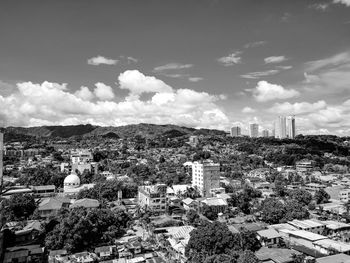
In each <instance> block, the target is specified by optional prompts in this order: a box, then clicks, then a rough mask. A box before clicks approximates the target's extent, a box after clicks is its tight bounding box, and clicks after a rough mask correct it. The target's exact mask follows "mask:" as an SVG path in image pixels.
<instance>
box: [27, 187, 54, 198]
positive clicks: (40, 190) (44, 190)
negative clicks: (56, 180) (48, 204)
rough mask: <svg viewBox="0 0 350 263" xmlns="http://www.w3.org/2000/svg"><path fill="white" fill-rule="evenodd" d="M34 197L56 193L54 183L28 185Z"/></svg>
mask: <svg viewBox="0 0 350 263" xmlns="http://www.w3.org/2000/svg"><path fill="white" fill-rule="evenodd" d="M30 188H31V189H32V191H33V196H34V197H51V196H54V195H55V193H56V186H54V185H39V186H30Z"/></svg>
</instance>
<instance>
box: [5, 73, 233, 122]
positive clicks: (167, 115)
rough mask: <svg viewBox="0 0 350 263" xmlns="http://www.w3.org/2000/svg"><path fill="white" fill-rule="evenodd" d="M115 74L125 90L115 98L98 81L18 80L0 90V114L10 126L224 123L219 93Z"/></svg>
mask: <svg viewBox="0 0 350 263" xmlns="http://www.w3.org/2000/svg"><path fill="white" fill-rule="evenodd" d="M118 79H119V83H118V85H119V86H120V88H123V89H126V90H128V92H129V95H128V96H127V97H126V98H124V99H122V100H121V101H119V102H116V101H115V100H113V99H111V98H112V96H113V97H114V94H113V93H110V92H109V91H110V89H109V88H108V87H109V86H107V85H105V84H103V83H96V85H95V86H96V87H95V89H94V90H89V89H88V88H87V87H81V88H80V89H79V90H77V91H71V90H70V89H69V88H68V85H67V84H64V83H63V84H60V83H52V82H48V81H45V82H43V83H41V84H38V83H32V82H21V83H18V84H17V87H16V92H14V93H12V94H11V95H9V96H2V95H0V119H2V120H4V121H5V123H4V124H5V125H13V126H33V125H68V124H70V125H72V124H81V123H91V124H95V125H115V126H119V125H126V124H132V123H140V122H145V123H155V124H164V123H173V124H178V125H184V126H191V127H206V128H219V129H220V128H221V129H223V128H224V127H226V126H227V125H228V124H229V120H228V118H227V116H226V114H225V113H224V111H223V110H222V109H221V107H219V106H218V105H217V102H218V101H219V100H221V99H222V98H221V96H217V95H212V94H209V93H206V92H197V91H194V90H190V89H173V88H172V87H170V86H168V85H167V84H165V83H164V82H163V81H161V80H158V79H156V78H154V77H151V76H145V75H144V74H142V73H141V72H138V71H126V72H124V73H122V74H120V76H119V78H118ZM106 87H107V88H106ZM144 92H147V93H154V94H150V95H151V97H150V98H149V99H145V100H141V99H140V98H136V97H137V96H136V97H134V99H132V100H131V99H128V98H129V97H130V94H136V95H140V94H142V93H144ZM112 94H113V95H112Z"/></svg>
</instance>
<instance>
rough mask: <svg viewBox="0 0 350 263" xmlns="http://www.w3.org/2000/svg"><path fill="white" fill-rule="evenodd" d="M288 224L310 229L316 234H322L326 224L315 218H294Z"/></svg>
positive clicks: (306, 229) (301, 228)
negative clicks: (314, 219)
mask: <svg viewBox="0 0 350 263" xmlns="http://www.w3.org/2000/svg"><path fill="white" fill-rule="evenodd" d="M288 224H290V225H292V226H294V227H296V228H297V229H300V230H305V231H309V232H312V233H315V234H319V235H322V234H323V233H324V231H325V228H326V226H325V225H324V224H322V223H320V222H316V221H313V220H308V219H307V220H296V219H295V220H293V221H289V222H288Z"/></svg>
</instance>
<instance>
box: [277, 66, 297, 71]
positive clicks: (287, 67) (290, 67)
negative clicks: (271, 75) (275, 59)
mask: <svg viewBox="0 0 350 263" xmlns="http://www.w3.org/2000/svg"><path fill="white" fill-rule="evenodd" d="M276 68H279V69H283V70H288V69H292V68H293V66H276Z"/></svg>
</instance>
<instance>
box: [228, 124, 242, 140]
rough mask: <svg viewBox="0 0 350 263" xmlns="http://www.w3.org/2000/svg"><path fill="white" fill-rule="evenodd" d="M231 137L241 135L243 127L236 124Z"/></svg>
mask: <svg viewBox="0 0 350 263" xmlns="http://www.w3.org/2000/svg"><path fill="white" fill-rule="evenodd" d="M230 134H231V137H237V136H241V127H238V126H234V127H232V128H231V131H230Z"/></svg>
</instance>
